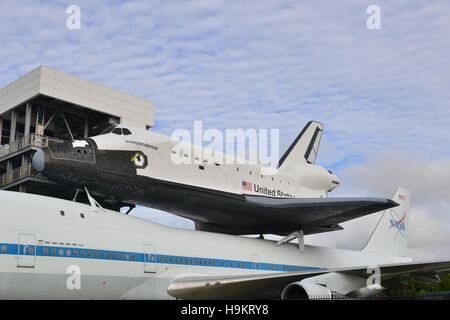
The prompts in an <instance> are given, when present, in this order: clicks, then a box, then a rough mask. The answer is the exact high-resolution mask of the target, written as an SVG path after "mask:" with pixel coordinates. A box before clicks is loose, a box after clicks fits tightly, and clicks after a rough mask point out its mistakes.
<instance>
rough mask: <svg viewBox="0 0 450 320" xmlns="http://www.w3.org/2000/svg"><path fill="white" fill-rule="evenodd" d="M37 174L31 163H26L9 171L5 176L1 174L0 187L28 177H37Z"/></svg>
mask: <svg viewBox="0 0 450 320" xmlns="http://www.w3.org/2000/svg"><path fill="white" fill-rule="evenodd" d="M38 174H39V172H37V171H36V169H34V168H33V166H32V165H31V163H28V164H27V165H25V166H23V167H20V168H17V169H14V170H11V171H10V172H7V173H5V174H2V175H1V176H0V186H3V185H5V184H8V183H11V182H14V181H16V180H19V179H23V178H25V177H28V176H37V175H38Z"/></svg>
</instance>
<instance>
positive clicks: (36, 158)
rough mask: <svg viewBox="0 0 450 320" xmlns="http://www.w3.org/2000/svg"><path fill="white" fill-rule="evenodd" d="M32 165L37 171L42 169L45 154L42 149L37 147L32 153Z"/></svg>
mask: <svg viewBox="0 0 450 320" xmlns="http://www.w3.org/2000/svg"><path fill="white" fill-rule="evenodd" d="M32 163H33V167H34V169H36V171H37V172H42V171H44V168H45V154H44V150H42V149H39V150H38V151H36V152H35V153H34V155H33V159H32Z"/></svg>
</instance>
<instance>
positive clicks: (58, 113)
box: [0, 66, 154, 209]
mask: <svg viewBox="0 0 450 320" xmlns="http://www.w3.org/2000/svg"><path fill="white" fill-rule="evenodd" d="M153 115H154V104H153V103H152V102H150V101H148V100H145V99H142V98H138V97H135V96H133V95H130V94H127V93H124V92H120V91H117V90H114V89H111V88H108V87H106V86H103V85H100V84H97V83H94V82H91V81H88V80H84V79H81V78H79V77H75V76H73V75H69V74H66V73H63V72H61V71H58V70H55V69H51V68H49V67H45V66H40V67H38V68H36V69H34V70H32V71H31V72H29V73H28V74H26V75H24V76H23V77H21V78H19V79H17V80H16V81H14V82H12V83H10V84H8V85H7V86H6V87H4V88H1V89H0V133H1V136H0V190H13V191H20V192H29V193H36V194H41V195H47V196H52V197H58V198H63V199H76V200H77V201H82V202H86V201H87V199H86V197H85V195H83V194H82V193H80V192H79V191H80V190H73V189H70V188H68V187H67V186H61V185H57V184H55V183H54V182H52V181H49V180H47V179H46V178H45V177H43V176H41V175H40V174H38V173H37V172H36V171H35V170H33V168H32V166H31V157H32V155H33V153H34V152H35V151H36V150H38V149H39V148H41V147H45V146H48V145H51V144H55V143H61V142H64V141H71V140H72V139H77V138H78V139H79V138H85V137H88V136H92V135H96V134H98V133H100V132H101V131H103V130H104V129H105V128H106V127H108V126H110V125H111V124H116V123H121V124H128V125H130V126H134V127H142V128H150V127H152V126H153ZM96 200H97V201H99V202H100V203H101V204H102V205H103V206H105V207H108V208H112V209H118V208H119V207H120V206H122V205H123V204H122V203H117V202H115V201H114V199H97V198H96Z"/></svg>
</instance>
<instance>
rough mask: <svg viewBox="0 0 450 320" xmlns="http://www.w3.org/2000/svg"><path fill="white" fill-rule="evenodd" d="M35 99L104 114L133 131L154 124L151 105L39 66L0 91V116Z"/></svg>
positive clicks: (133, 97)
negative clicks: (55, 101) (43, 97)
mask: <svg viewBox="0 0 450 320" xmlns="http://www.w3.org/2000/svg"><path fill="white" fill-rule="evenodd" d="M37 95H45V96H48V97H52V98H55V99H59V100H62V101H65V102H69V103H72V104H76V105H79V106H81V107H85V108H89V109H92V110H95V111H99V112H103V113H107V114H110V115H112V116H115V117H119V118H120V119H121V120H120V121H121V123H123V124H129V125H133V126H135V127H140V126H143V127H144V128H145V127H146V126H150V127H153V124H154V104H153V103H152V102H151V101H148V100H146V99H143V98H139V97H136V96H133V95H131V94H128V93H125V92H121V91H118V90H115V89H111V88H109V87H106V86H103V85H101V84H98V83H95V82H92V81H88V80H85V79H82V78H79V77H76V76H73V75H70V74H67V73H64V72H61V71H58V70H55V69H52V68H49V67H46V66H39V67H37V68H36V69H34V70H32V71H30V72H29V73H27V74H26V75H24V76H22V77H20V78H19V79H17V80H16V81H14V82H12V83H10V84H8V85H7V86H5V87H4V88H1V89H0V115H1V114H3V113H5V112H7V111H9V110H11V109H12V108H14V107H16V106H17V105H20V104H22V103H24V102H26V101H28V100H30V99H32V98H33V97H35V96H37Z"/></svg>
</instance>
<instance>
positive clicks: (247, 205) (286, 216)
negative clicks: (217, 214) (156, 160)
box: [196, 196, 398, 235]
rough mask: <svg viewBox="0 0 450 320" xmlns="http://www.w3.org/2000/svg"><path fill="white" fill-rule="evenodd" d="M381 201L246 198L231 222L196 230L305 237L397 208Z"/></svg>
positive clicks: (375, 199)
mask: <svg viewBox="0 0 450 320" xmlns="http://www.w3.org/2000/svg"><path fill="white" fill-rule="evenodd" d="M397 205H398V204H397V203H396V202H394V201H392V200H390V199H380V198H295V199H291V198H268V197H259V196H245V201H244V203H243V204H242V205H241V209H242V210H245V215H243V214H240V213H239V212H236V211H231V210H230V212H231V213H233V212H235V214H230V219H229V221H228V220H225V219H224V218H223V217H222V219H221V220H220V221H219V220H218V219H217V220H216V221H212V222H214V223H209V224H208V223H197V224H196V227H197V230H203V231H211V232H221V233H231V234H264V233H271V234H279V235H286V234H288V233H291V232H293V231H299V230H303V233H304V234H312V233H319V232H327V231H334V230H341V229H342V227H340V226H339V223H342V222H345V221H348V220H352V219H355V218H359V217H361V216H365V215H368V214H371V213H374V212H378V211H382V210H385V209H388V208H392V207H395V206H397Z"/></svg>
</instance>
